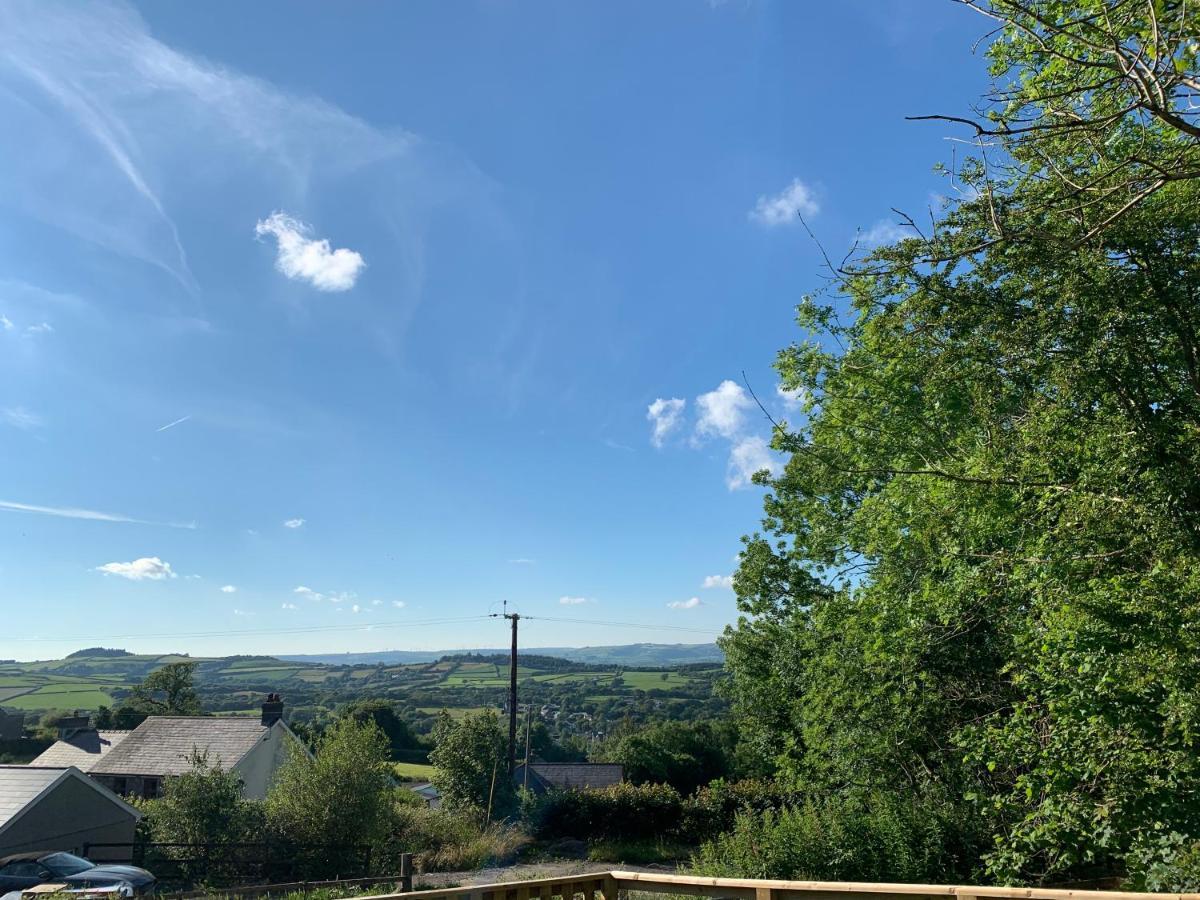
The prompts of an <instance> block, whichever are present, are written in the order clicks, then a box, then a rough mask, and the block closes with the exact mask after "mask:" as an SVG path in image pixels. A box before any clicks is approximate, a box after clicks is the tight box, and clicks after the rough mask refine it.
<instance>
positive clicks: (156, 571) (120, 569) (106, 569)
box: [96, 556, 175, 581]
mask: <svg viewBox="0 0 1200 900" xmlns="http://www.w3.org/2000/svg"><path fill="white" fill-rule="evenodd" d="M96 571H97V572H103V573H104V574H105V575H119V576H121V577H122V578H128V579H129V580H130V581H162V580H163V579H166V578H174V577H175V573H174V572H172V571H171V564H170V563H168V562H164V561H163V560H161V559H159V558H158V557H157V556H143V557H142V558H141V559H135V560H134V561H133V562H110V563H105V564H104V565H102V566H97V567H96Z"/></svg>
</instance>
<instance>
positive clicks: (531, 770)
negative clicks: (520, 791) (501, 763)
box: [512, 762, 625, 794]
mask: <svg viewBox="0 0 1200 900" xmlns="http://www.w3.org/2000/svg"><path fill="white" fill-rule="evenodd" d="M526 769H528V774H527V773H526ZM512 777H513V784H515V785H516V786H517V787H526V786H528V788H529V790H531V791H533V793H535V794H545V793H546V792H547V791H587V790H594V789H596V788H606V787H611V786H612V785H614V784H621V783H622V782H623V781H624V780H625V767H624V766H622V765H621V764H620V763H544V762H532V763H529V765H528V766H526V765H525V764H524V763H521V764H520V765H518V766H517V767H516V768H515V769H514V770H513V775H512Z"/></svg>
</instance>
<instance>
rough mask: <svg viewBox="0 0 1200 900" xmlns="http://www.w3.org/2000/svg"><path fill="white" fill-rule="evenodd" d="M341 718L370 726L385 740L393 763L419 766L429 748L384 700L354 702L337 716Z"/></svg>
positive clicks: (393, 706) (394, 707) (394, 708)
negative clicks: (369, 724)
mask: <svg viewBox="0 0 1200 900" xmlns="http://www.w3.org/2000/svg"><path fill="white" fill-rule="evenodd" d="M340 715H341V717H342V718H345V719H350V720H352V721H354V722H357V723H359V724H360V725H361V724H366V723H367V722H372V723H374V724H375V726H376V727H377V728H378V729H379V730H380V731H382V732H383V736H384V737H385V738H387V741H388V746H389V748H390V752H391V755H392V758H393V759H397V760H403V761H406V762H421V761H423V760H424V758H425V757H426V756H427V755H428V748H427V747H426V746H425V743H424V741H422V740H421V737H420V736H419V735H418V734H417V733H416V732H415V731H413V728H412V726H411V725H410V724H409V723H408V722H407V721H406V720H405V719H403V718H402V717H401V716H400V714H399V713H397V712H396V706H395V704H394V703H390V702H388V701H387V700H357V701H355V702H354V703H350V704H347V705H346V706H345V707H344V708H343V709H342V710H341V712H340Z"/></svg>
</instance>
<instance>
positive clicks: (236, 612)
mask: <svg viewBox="0 0 1200 900" xmlns="http://www.w3.org/2000/svg"><path fill="white" fill-rule="evenodd" d="M233 614H234V615H235V616H252V615H254V613H252V612H247V611H246V610H244V609H236V608H235V609H234V611H233Z"/></svg>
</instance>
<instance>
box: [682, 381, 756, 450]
mask: <svg viewBox="0 0 1200 900" xmlns="http://www.w3.org/2000/svg"><path fill="white" fill-rule="evenodd" d="M753 405H754V401H753V400H751V399H750V395H749V394H747V393H746V389H745V388H743V387H742V386H741V385H740V384H738V383H737V382H736V381H728V380H726V381H722V382H721V383H720V384H719V385H717V389H716V390H715V391H709V392H708V393H707V394H701V395H700V396H699V397H697V398H696V407H697V408H698V409H699V410H700V416H699V418H698V419H697V420H696V433H697V434H700V435H703V436H712V435H719V436H721V437H723V438H729V439H730V440H733V439H734V438H736V437H737V436H738V435H739V434H740V433H741V431H742V429H743V428H744V427H745V424H746V410H748V409H750V408H751V407H752V406H753Z"/></svg>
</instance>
